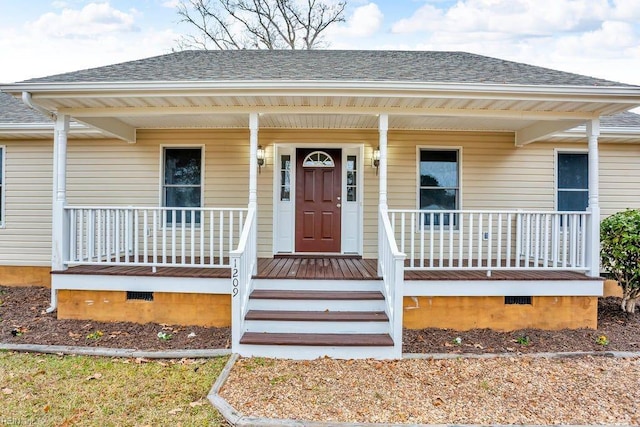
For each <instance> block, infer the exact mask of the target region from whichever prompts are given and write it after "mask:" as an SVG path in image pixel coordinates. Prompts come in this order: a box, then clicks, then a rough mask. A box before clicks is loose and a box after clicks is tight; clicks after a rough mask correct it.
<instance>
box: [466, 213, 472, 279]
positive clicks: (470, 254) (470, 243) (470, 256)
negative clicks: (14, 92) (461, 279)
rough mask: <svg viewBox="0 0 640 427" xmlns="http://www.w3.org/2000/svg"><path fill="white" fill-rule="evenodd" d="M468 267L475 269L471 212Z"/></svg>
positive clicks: (470, 217) (470, 215) (470, 214)
mask: <svg viewBox="0 0 640 427" xmlns="http://www.w3.org/2000/svg"><path fill="white" fill-rule="evenodd" d="M467 257H468V259H467V267H473V213H472V212H469V254H468V255H467Z"/></svg>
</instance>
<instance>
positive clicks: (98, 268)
mask: <svg viewBox="0 0 640 427" xmlns="http://www.w3.org/2000/svg"><path fill="white" fill-rule="evenodd" d="M377 262H378V261H377V260H376V259H361V258H355V257H352V258H347V257H340V256H337V257H332V256H327V257H324V258H323V257H319V256H317V255H314V256H309V257H306V256H289V257H275V258H259V259H258V274H257V275H256V276H255V278H257V279H298V280H316V279H317V280H323V279H324V280H379V279H380V278H379V277H378V274H377V269H378V267H377ZM51 273H52V274H83V275H107V276H155V277H195V278H212V279H229V278H231V269H230V268H201V267H157V268H156V271H155V272H153V270H152V268H151V267H149V266H139V265H80V266H72V267H69V268H68V269H67V270H64V271H52V272H51ZM404 278H405V280H424V281H431V280H594V278H593V277H587V276H586V275H584V274H583V273H581V272H576V271H548V270H547V271H543V270H516V271H492V272H491V276H487V272H486V271H481V270H479V271H470V270H429V271H405V273H404Z"/></svg>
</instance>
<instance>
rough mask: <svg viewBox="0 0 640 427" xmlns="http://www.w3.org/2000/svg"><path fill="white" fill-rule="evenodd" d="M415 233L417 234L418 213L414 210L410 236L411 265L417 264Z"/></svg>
mask: <svg viewBox="0 0 640 427" xmlns="http://www.w3.org/2000/svg"><path fill="white" fill-rule="evenodd" d="M415 235H416V214H415V212H413V213H412V214H411V235H410V236H409V241H410V244H411V261H409V265H410V266H411V267H414V266H415V261H416V247H415Z"/></svg>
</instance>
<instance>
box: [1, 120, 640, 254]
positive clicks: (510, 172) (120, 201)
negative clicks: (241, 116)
mask: <svg viewBox="0 0 640 427" xmlns="http://www.w3.org/2000/svg"><path fill="white" fill-rule="evenodd" d="M388 141H389V195H388V199H389V206H390V207H391V208H404V209H415V208H416V200H417V147H461V149H462V155H461V160H462V163H461V165H462V169H461V174H462V176H461V195H462V205H461V207H462V208H463V209H542V210H551V209H553V208H554V203H555V194H554V180H555V178H554V168H555V148H556V147H560V148H562V149H586V143H575V144H562V145H558V144H553V143H548V142H540V143H533V144H529V145H527V146H526V147H522V148H516V147H515V146H514V137H513V135H512V134H510V133H478V132H422V131H402V132H401V131H390V132H389V136H388ZM259 143H260V144H261V145H262V146H263V147H264V148H265V150H266V155H267V159H266V165H265V166H264V167H263V168H262V170H261V173H260V174H259V175H258V203H259V218H258V224H259V230H260V233H259V253H260V255H261V256H270V255H271V254H272V250H273V243H272V241H273V235H272V230H273V219H272V218H273V184H274V175H273V174H274V171H275V169H276V166H277V165H274V157H273V154H274V144H313V145H315V146H318V147H322V146H323V145H324V144H362V145H363V146H364V159H363V163H364V168H363V172H364V180H362V181H361V182H362V183H363V185H364V200H363V206H364V224H363V228H364V242H363V244H364V255H365V257H376V256H377V248H376V246H377V204H378V177H377V176H376V175H375V169H374V168H372V167H371V166H370V165H371V162H370V159H371V154H372V150H373V149H374V148H375V147H377V146H378V132H377V131H376V130H348V129H345V130H316V129H312V130H288V129H261V130H260V131H259ZM1 145H4V146H6V176H5V178H6V182H5V185H4V186H5V189H6V228H4V229H0V265H42V266H46V265H48V264H49V263H50V252H51V250H50V235H51V230H50V223H51V212H50V211H51V188H52V186H51V182H52V178H51V177H52V154H51V152H52V143H51V141H3V142H2V143H1ZM162 145H196V146H200V145H201V146H203V147H204V149H205V167H204V172H205V178H204V190H205V198H204V203H205V206H207V207H215V206H222V207H246V206H247V203H248V187H249V131H248V129H247V130H245V129H242V130H211V129H186V130H185V129H181V130H179V129H173V130H139V131H138V142H137V143H136V144H127V143H125V142H122V141H118V140H103V141H100V140H90V141H84V140H74V139H71V140H70V141H69V147H68V184H67V189H68V203H69V204H70V205H125V206H126V205H131V206H158V205H159V203H160V180H161V176H160V174H161V149H160V147H161V146H162ZM600 170H601V184H600V197H601V205H602V208H603V214H604V215H609V214H611V213H614V212H616V211H618V210H623V209H625V208H640V190H638V189H639V188H640V145H635V144H608V143H603V144H600Z"/></svg>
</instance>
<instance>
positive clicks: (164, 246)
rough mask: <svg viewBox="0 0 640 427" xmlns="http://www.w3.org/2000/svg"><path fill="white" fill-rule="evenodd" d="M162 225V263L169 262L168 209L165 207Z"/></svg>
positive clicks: (161, 215) (161, 216)
mask: <svg viewBox="0 0 640 427" xmlns="http://www.w3.org/2000/svg"><path fill="white" fill-rule="evenodd" d="M160 227H161V228H162V243H160V244H161V245H162V251H161V252H162V264H166V263H167V210H166V209H163V210H162V213H161V214H160Z"/></svg>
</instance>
